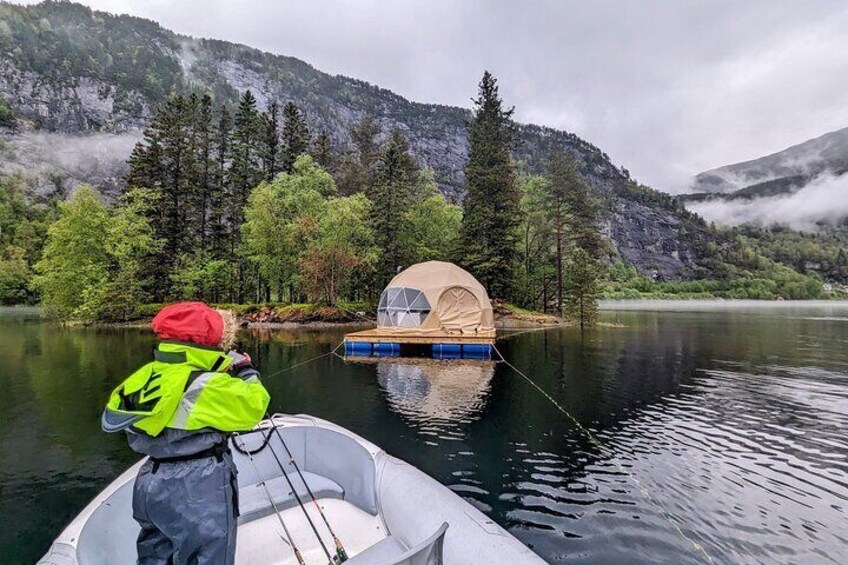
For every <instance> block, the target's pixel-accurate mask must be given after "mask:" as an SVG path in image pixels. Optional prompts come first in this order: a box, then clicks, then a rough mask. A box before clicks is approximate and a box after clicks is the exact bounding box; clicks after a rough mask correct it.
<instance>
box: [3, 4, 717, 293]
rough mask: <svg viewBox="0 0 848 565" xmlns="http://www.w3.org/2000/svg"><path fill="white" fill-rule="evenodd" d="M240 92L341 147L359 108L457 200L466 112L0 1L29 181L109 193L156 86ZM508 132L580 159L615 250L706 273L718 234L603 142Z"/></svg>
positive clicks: (128, 21)
mask: <svg viewBox="0 0 848 565" xmlns="http://www.w3.org/2000/svg"><path fill="white" fill-rule="evenodd" d="M247 89H250V90H251V91H252V92H253V93H254V94H255V95H256V97H257V99H258V100H259V103H260V106H265V105H266V104H267V103H268V102H269V101H271V100H278V101H280V102H285V101H293V102H295V103H296V104H298V105H299V106H300V107H301V108H302V109H303V110H304V112H305V114H306V117H307V121H308V123H309V125H310V128H311V129H312V130H313V131H319V130H321V129H324V130H326V131H327V132H328V133H329V135H330V136H331V138H332V139H333V141H334V142H335V144H336V146H337V148H339V149H340V150H345V149H347V148H348V147H349V146H350V135H349V133H348V130H349V128H350V126H351V125H352V124H354V123H356V122H357V121H358V120H359V119H361V118H362V117H363V116H364V115H365V114H371V115H373V116H374V117H375V119H376V120H377V122H378V123H379V124H380V125H381V126H382V128H383V130H384V131H388V130H389V129H390V128H394V127H399V128H401V129H403V130H404V131H405V132H406V133H407V135H408V136H409V138H410V141H411V145H412V147H413V150H414V152H415V153H416V154H417V155H418V156H419V157H420V158H421V159H422V160H423V161H424V162H426V163H427V164H428V165H429V166H430V167H432V168H433V169H434V170H435V172H436V176H437V180H438V181H439V184H440V186H441V188H442V190H443V192H444V193H445V194H446V195H447V196H448V197H449V198H452V199H454V200H457V201H459V200H461V198H462V194H463V190H464V189H463V184H464V179H463V166H464V163H465V158H466V155H467V141H466V131H465V123H466V120H467V118H468V117H469V111H468V110H467V109H463V108H455V107H448V106H440V105H433V104H421V103H416V102H410V101H408V100H406V99H404V98H402V97H400V96H398V95H396V94H394V93H392V92H390V91H388V90H385V89H381V88H378V87H376V86H373V85H370V84H367V83H365V82H362V81H359V80H355V79H351V78H347V77H342V76H331V75H329V74H326V73H323V72H321V71H318V70H316V69H315V68H313V67H312V66H310V65H308V64H307V63H304V62H303V61H300V60H298V59H294V58H291V57H285V56H281V55H273V54H269V53H264V52H261V51H259V50H256V49H252V48H249V47H246V46H243V45H236V44H232V43H227V42H223V41H216V40H206V39H195V38H190V37H185V36H180V35H177V34H174V33H172V32H170V31H168V30H165V29H163V28H162V27H161V26H159V25H158V24H156V23H155V22H151V21H147V20H143V19H139V18H134V17H129V16H113V15H109V14H105V13H102V12H94V11H91V10H89V9H88V8H86V7H83V6H80V5H78V4H73V3H67V2H52V1H51V2H43V3H41V4H37V5H33V6H27V7H23V6H13V5H8V4H0V102H4V103H5V104H6V105H7V106H8V107H9V108H10V110H11V114H12V117H11V118H7V119H4V118H3V112H2V111H0V132H2V137H0V155H2V157H3V164H4V165H3V166H4V168H5V169H6V170H7V171H18V172H19V173H20V174H22V175H24V176H25V177H26V178H27V180H28V181H29V183H30V184H31V185H34V186H36V187H37V188H38V189H39V190H41V191H46V190H53V189H55V188H60V189H62V190H67V189H68V188H69V187H71V186H73V185H75V184H77V183H79V182H83V181H86V182H91V183H93V184H95V185H97V186H99V187H100V188H101V189H102V190H104V191H105V192H107V193H113V192H114V191H115V189H116V188H117V187H118V186H119V185H120V179H121V175H122V173H123V171H124V160H125V159H126V157H127V155H128V154H129V151H130V148H131V147H132V145H133V143H134V142H135V140H137V139H138V137H139V135H140V130H141V129H142V128H143V127H144V126H145V125H146V124H147V122H148V120H149V119H150V117H151V115H152V111H153V109H154V108H155V106H156V105H157V104H158V103H159V102H161V101H162V100H163V99H164V98H165V97H166V96H167V95H168V94H169V93H171V92H175V91H180V90H182V91H201V92H211V93H212V94H213V95H214V96H215V98H216V99H217V101H218V102H219V103H220V102H231V101H233V100H234V99H235V97H236V96H237V95H238V94H239V92H242V91H244V90H247ZM473 89H474V85H473V84H469V92H473ZM0 110H2V107H0ZM520 134H521V142H522V143H521V145H520V147H519V148H518V149H516V153H515V158H516V160H517V161H518V162H519V163H520V164H521V166H522V169H523V170H524V171H527V172H539V171H541V170H542V168H543V163H544V162H545V161H546V160H547V159H548V158H549V156H550V155H551V153H552V152H553V151H554V150H556V149H566V150H568V151H569V152H571V153H572V154H573V155H574V156H575V157H576V158H577V159H578V160H579V161H580V163H581V166H582V172H583V173H584V174H585V175H586V176H587V178H588V179H589V180H590V182H591V184H592V186H593V187H594V189H595V190H596V193H597V194H598V196H600V197H601V198H602V199H603V201H604V204H605V206H604V209H605V211H606V214H605V218H604V230H605V232H606V233H607V235H608V236H609V237H610V239H611V240H612V242H613V244H614V246H615V248H616V250H617V252H618V254H619V255H620V256H621V257H622V258H623V259H624V260H626V261H627V262H629V263H632V264H634V265H635V266H636V267H637V268H638V269H639V270H640V271H642V272H644V273H648V274H656V275H658V276H660V277H661V278H665V279H680V278H693V277H703V276H711V275H712V274H714V273H713V272H712V271H711V267H710V265H711V263H710V261H711V255H710V253H709V252H708V251H707V250H708V248H709V247H710V244H711V243H715V242H716V241H717V240H718V239H720V238H719V236H718V235H717V234H716V233H715V232H714V231H713V230H711V229H709V228H708V227H707V226H706V225H705V224H704V223H703V222H702V221H700V219H699V218H697V217H694V216H692V215H691V214H688V213H686V212H685V211H684V210H683V209H682V208H681V207H680V206H679V205H678V204H677V202H675V201H673V200H672V199H669V198H667V197H665V196H664V195H660V194H658V193H655V192H654V191H651V190H649V189H645V188H643V187H640V188H639V189H638V190H635V189H634V187H633V183H632V182H631V181H630V180H629V179H628V178H627V176H626V174H625V173H623V172H622V171H621V170H620V169H619V168H618V167H616V166H615V165H613V164H612V163H611V162H610V160H609V158H608V156H607V155H606V154H605V153H604V152H602V151H601V150H600V149H598V148H597V147H595V146H594V145H592V144H591V143H588V142H586V141H584V140H582V139H580V138H579V137H577V136H576V135H574V134H571V133H567V132H563V131H558V130H554V129H551V128H545V127H540V126H535V125H522V126H520Z"/></svg>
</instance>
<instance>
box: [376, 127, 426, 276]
mask: <svg viewBox="0 0 848 565" xmlns="http://www.w3.org/2000/svg"><path fill="white" fill-rule="evenodd" d="M419 172H420V167H419V165H418V161H416V159H415V157H413V156H412V154H411V153H410V152H409V142H408V141H407V139H406V136H405V135H404V133H403V132H402V131H401V130H399V129H395V130H392V133H391V135H390V136H389V139H388V141H386V144H385V147H384V148H383V151H382V152H381V155H380V158H379V159H378V160H377V165H376V175H375V176H376V179H375V183H374V187H373V189H372V191H371V193H370V194H368V196H369V197H370V198H371V201H372V202H373V206H372V208H371V213H372V218H373V222H374V227H375V229H376V237H377V245H378V246H379V247H380V248H381V249H382V250H383V254H382V257H381V258H380V262H379V264H378V267H377V281H376V283H377V284H376V285H375V288H383V287H384V286H385V285H386V284H387V283H388V282H389V280H391V278H392V277H393V276H394V275H395V273H396V272H397V269H398V267H401V266H403V262H404V257H403V242H402V241H401V240H400V238H399V237H398V233H399V228H400V224H401V222H402V221H403V217H404V214H405V213H406V211H407V210H408V209H409V207H410V206H411V205H412V204H413V202H414V199H415V191H416V188H417V185H418V180H419Z"/></svg>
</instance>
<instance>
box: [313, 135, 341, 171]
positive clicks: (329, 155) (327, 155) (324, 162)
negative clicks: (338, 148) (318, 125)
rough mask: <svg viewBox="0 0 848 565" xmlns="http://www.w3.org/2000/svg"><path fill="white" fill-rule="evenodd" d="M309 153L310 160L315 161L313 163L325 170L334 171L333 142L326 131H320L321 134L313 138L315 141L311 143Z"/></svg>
mask: <svg viewBox="0 0 848 565" xmlns="http://www.w3.org/2000/svg"><path fill="white" fill-rule="evenodd" d="M310 153H311V155H312V158H313V159H315V162H316V163H318V164H319V165H321V166H322V167H324V168H325V169H326V170H328V171H330V172H332V171H333V170H334V169H335V156H334V155H333V141H332V140H331V139H330V136H329V135H328V134H327V130H321V132H320V133H319V134H318V135H316V136H315V139H314V140H313V141H312V150H311V152H310Z"/></svg>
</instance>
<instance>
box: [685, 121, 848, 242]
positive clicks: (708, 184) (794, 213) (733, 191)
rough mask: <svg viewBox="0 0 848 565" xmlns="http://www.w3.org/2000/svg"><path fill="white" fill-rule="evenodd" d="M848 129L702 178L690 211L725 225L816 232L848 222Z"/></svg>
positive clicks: (689, 199) (694, 190)
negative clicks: (772, 227) (780, 226)
mask: <svg viewBox="0 0 848 565" xmlns="http://www.w3.org/2000/svg"><path fill="white" fill-rule="evenodd" d="M846 172H848V128H844V129H840V130H837V131H833V132H830V133H827V134H825V135H822V136H820V137H817V138H814V139H810V140H808V141H805V142H803V143H800V144H798V145H793V146H792V147H789V148H787V149H784V150H783V151H779V152H777V153H774V154H772V155H767V156H765V157H761V158H759V159H754V160H752V161H746V162H744V163H736V164H733V165H727V166H724V167H720V168H717V169H713V170H710V171H706V172H703V173H700V174H699V175H697V176H696V177H695V179H694V183H693V184H692V187H691V189H690V190H691V194H686V195H683V196H681V197H680V198H681V200H683V201H684V202H685V203H686V206H687V208H689V209H690V210H692V211H694V212H697V213H698V214H701V215H702V216H704V217H705V218H706V219H708V220H712V221H716V222H719V223H722V224H729V225H740V224H754V225H759V226H771V225H784V226H789V227H793V228H796V229H803V230H816V229H817V228H819V227H821V226H824V225H831V226H834V225H841V224H842V223H843V221H844V220H845V218H848V175H847V174H846Z"/></svg>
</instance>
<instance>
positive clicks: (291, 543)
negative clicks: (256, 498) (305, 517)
mask: <svg viewBox="0 0 848 565" xmlns="http://www.w3.org/2000/svg"><path fill="white" fill-rule="evenodd" d="M236 438H241V436H240V435H239V434H238V433H235V434H233V444H234V445H238V444H237V442H236ZM241 447H242V449H245V452H246V453H247V457H248V459H249V460H250V466H251V467H253V472H254V473H256V477H257V478H258V479H259V483H260V484H261V485H262V488H264V489H265V494H266V495H267V496H268V501H269V502H270V503H271V506H272V507H273V508H274V514H276V515H277V519H278V520H279V521H280V525H281V526H282V527H283V532H284V533H285V535H286V540H288V541H287V542H286V543H288V546H289V547H290V548H291V550H292V551H293V552H294V556H295V558H296V559H297V562H298V563H299V565H306V561H304V560H303V556H302V555H301V554H300V550H299V549H298V548H297V546H296V545H295V544H294V538H292V535H291V533H290V532H289V529H288V528H287V527H286V522H285V521H284V520H283V515H282V514H280V509H279V508H277V503H276V502H274V497H273V496H271V491H270V490H269V489H268V485H267V483H265V480H264V479H263V478H262V476H261V475H260V474H259V469H258V468H257V467H256V462H255V461H254V460H253V453H251V452H250V450H247V449H246V447H247V446H245V444H244V440H242V443H241ZM284 541H285V540H284Z"/></svg>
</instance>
